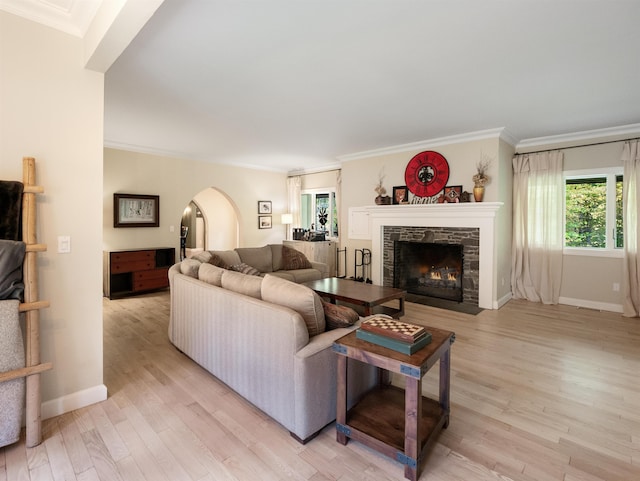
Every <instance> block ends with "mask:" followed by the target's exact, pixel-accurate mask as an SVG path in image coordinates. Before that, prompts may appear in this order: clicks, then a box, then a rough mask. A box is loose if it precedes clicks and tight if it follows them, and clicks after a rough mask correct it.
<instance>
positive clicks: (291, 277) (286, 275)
mask: <svg viewBox="0 0 640 481" xmlns="http://www.w3.org/2000/svg"><path fill="white" fill-rule="evenodd" d="M269 275H270V276H276V277H279V278H280V279H286V280H288V281H291V282H296V276H294V275H293V274H291V272H289V271H273V272H269Z"/></svg>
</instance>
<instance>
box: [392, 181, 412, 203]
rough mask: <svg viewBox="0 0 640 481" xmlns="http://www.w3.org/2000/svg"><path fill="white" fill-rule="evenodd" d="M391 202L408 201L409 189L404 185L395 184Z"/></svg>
mask: <svg viewBox="0 0 640 481" xmlns="http://www.w3.org/2000/svg"><path fill="white" fill-rule="evenodd" d="M393 203H394V204H408V203H409V189H407V186H406V185H397V186H395V187H394V188H393Z"/></svg>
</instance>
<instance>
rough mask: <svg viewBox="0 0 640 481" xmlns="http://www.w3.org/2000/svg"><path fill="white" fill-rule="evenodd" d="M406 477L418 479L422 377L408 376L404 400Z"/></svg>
mask: <svg viewBox="0 0 640 481" xmlns="http://www.w3.org/2000/svg"><path fill="white" fill-rule="evenodd" d="M404 416H405V419H404V454H405V456H407V458H408V459H407V464H406V465H405V467H404V477H405V478H407V479H410V480H411V481H416V480H417V479H418V472H419V460H418V457H419V454H420V418H421V417H422V379H416V378H412V377H407V378H406V384H405V400H404Z"/></svg>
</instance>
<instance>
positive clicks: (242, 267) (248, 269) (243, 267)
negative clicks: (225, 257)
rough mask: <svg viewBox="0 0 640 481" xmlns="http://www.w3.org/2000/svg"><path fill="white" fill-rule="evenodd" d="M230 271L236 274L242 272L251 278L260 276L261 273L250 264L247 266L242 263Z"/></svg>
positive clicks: (232, 267) (231, 267)
mask: <svg viewBox="0 0 640 481" xmlns="http://www.w3.org/2000/svg"><path fill="white" fill-rule="evenodd" d="M229 269H231V270H232V271H236V272H241V273H242V274H247V275H250V276H259V275H260V271H259V270H258V269H256V268H255V267H251V266H250V265H249V264H245V263H244V262H241V263H240V264H236V265H234V266H230V267H229Z"/></svg>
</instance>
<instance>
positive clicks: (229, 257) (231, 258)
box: [210, 249, 242, 267]
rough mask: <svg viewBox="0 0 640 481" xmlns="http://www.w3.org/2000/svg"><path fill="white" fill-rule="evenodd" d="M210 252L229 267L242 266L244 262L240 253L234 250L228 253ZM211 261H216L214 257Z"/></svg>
mask: <svg viewBox="0 0 640 481" xmlns="http://www.w3.org/2000/svg"><path fill="white" fill-rule="evenodd" d="M210 252H211V254H212V255H214V254H215V255H216V256H217V257H219V258H220V259H222V262H223V263H224V264H225V265H227V266H233V265H235V264H240V263H241V262H242V260H241V259H240V256H239V255H238V253H237V252H236V251H235V250H233V249H232V250H228V251H210ZM211 259H214V257H211ZM212 264H213V263H212ZM216 265H219V264H216ZM225 265H219V267H225Z"/></svg>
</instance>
